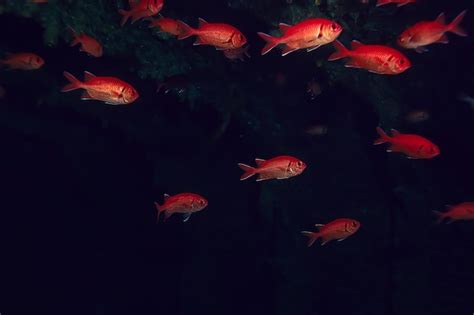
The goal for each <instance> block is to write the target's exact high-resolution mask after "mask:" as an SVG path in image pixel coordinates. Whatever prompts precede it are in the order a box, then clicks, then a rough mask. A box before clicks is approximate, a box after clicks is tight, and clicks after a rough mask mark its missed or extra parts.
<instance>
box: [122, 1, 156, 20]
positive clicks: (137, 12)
mask: <svg viewBox="0 0 474 315" xmlns="http://www.w3.org/2000/svg"><path fill="white" fill-rule="evenodd" d="M129 5H130V10H129V11H126V10H119V11H118V12H119V13H120V14H121V15H122V16H123V17H122V20H121V21H120V25H121V26H123V25H125V23H127V21H128V19H129V18H132V24H133V23H135V22H136V21H138V20H141V19H144V18H148V17H152V16H154V15H157V14H158V13H160V11H161V9H163V5H164V0H139V1H138V2H136V1H134V0H129Z"/></svg>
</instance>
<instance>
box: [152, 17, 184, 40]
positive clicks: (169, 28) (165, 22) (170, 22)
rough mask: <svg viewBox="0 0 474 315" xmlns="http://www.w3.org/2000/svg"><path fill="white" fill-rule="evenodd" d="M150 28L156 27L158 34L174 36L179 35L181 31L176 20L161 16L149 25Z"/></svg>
mask: <svg viewBox="0 0 474 315" xmlns="http://www.w3.org/2000/svg"><path fill="white" fill-rule="evenodd" d="M150 27H156V28H158V29H159V30H160V32H163V33H168V34H171V35H174V36H178V35H179V34H181V32H182V29H181V27H180V24H179V23H178V21H177V20H175V19H171V18H167V17H164V16H161V17H160V18H159V19H157V20H154V21H152V22H151V23H150Z"/></svg>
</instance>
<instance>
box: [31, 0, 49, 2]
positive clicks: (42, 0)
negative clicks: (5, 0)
mask: <svg viewBox="0 0 474 315" xmlns="http://www.w3.org/2000/svg"><path fill="white" fill-rule="evenodd" d="M31 2H32V3H48V0H31Z"/></svg>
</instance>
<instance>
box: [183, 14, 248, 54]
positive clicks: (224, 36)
mask: <svg viewBox="0 0 474 315" xmlns="http://www.w3.org/2000/svg"><path fill="white" fill-rule="evenodd" d="M179 24H180V25H181V28H182V29H183V33H182V34H180V35H179V36H178V39H180V40H181V39H185V38H188V37H190V36H193V35H196V36H197V39H196V41H195V42H194V45H210V46H214V47H216V48H217V49H218V50H226V49H236V48H240V47H242V46H243V45H245V44H246V43H247V39H246V38H245V36H244V34H242V33H241V32H240V31H239V30H238V29H237V28H235V27H233V26H232V25H229V24H223V23H208V22H206V21H205V20H204V19H201V18H199V28H197V29H194V28H191V27H190V26H189V25H187V24H186V23H184V22H183V21H179Z"/></svg>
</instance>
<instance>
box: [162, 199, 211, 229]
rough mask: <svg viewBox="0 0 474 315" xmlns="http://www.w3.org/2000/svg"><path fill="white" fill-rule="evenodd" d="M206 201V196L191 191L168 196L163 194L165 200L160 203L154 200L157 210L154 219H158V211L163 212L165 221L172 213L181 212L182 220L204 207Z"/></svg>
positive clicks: (206, 203) (184, 220)
mask: <svg viewBox="0 0 474 315" xmlns="http://www.w3.org/2000/svg"><path fill="white" fill-rule="evenodd" d="M207 205H208V202H207V200H206V198H204V197H202V196H200V195H197V194H193V193H181V194H177V195H174V196H169V195H168V194H165V202H164V203H163V204H162V205H160V204H159V203H158V202H155V207H156V211H157V217H156V221H157V222H158V221H159V219H160V213H162V212H164V213H165V221H166V220H167V219H168V218H169V217H170V216H171V215H172V214H173V213H183V214H184V219H183V222H186V221H188V220H189V217H190V216H191V214H192V213H194V212H197V211H201V210H202V209H204V208H206V207H207Z"/></svg>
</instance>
